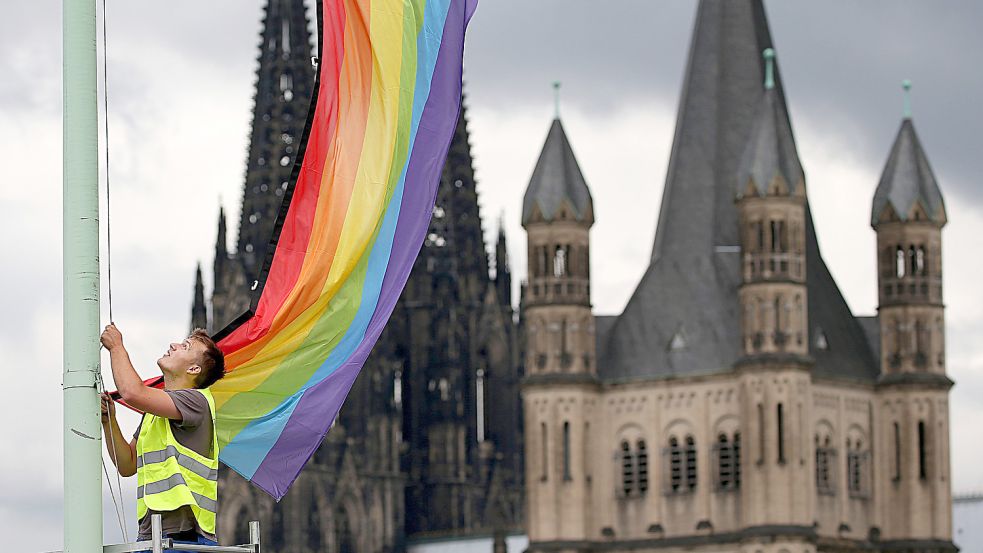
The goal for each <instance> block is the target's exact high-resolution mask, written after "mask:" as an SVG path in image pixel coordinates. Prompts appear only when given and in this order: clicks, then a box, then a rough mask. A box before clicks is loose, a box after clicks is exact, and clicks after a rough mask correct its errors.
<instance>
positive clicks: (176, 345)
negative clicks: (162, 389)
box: [157, 338, 205, 376]
mask: <svg viewBox="0 0 983 553" xmlns="http://www.w3.org/2000/svg"><path fill="white" fill-rule="evenodd" d="M204 353H205V345H204V344H202V343H201V342H199V341H197V340H193V339H191V338H185V339H184V341H182V342H173V343H171V345H170V346H169V347H168V348H167V351H166V352H165V353H164V355H163V356H161V358H160V359H158V360H157V366H158V367H160V370H161V372H163V373H165V374H167V375H170V376H181V375H184V374H190V375H192V376H197V375H198V374H199V373H201V367H200V366H199V364H198V363H199V362H200V359H201V358H202V355H203V354H204Z"/></svg>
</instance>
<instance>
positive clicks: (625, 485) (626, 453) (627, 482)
mask: <svg viewBox="0 0 983 553" xmlns="http://www.w3.org/2000/svg"><path fill="white" fill-rule="evenodd" d="M633 465H634V464H633V463H632V458H631V445H630V444H629V443H628V440H624V441H622V442H621V491H622V493H623V494H624V495H631V492H632V490H633V489H634V488H635V467H634V466H633Z"/></svg>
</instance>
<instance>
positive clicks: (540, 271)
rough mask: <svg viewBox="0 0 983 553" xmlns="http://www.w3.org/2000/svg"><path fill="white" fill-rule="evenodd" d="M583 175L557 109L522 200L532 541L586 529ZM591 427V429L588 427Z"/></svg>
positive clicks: (588, 342) (593, 388)
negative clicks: (525, 241) (525, 240)
mask: <svg viewBox="0 0 983 553" xmlns="http://www.w3.org/2000/svg"><path fill="white" fill-rule="evenodd" d="M593 224H594V208H593V201H592V199H591V195H590V190H589V189H588V187H587V182H586V181H585V180H584V176H583V174H582V173H581V171H580V167H579V165H578V164H577V160H576V158H575V157H574V154H573V149H572V148H571V147H570V142H569V140H568V139H567V135H566V132H565V131H564V129H563V124H562V123H561V122H560V119H559V117H557V118H556V119H554V120H553V124H552V125H551V127H550V130H549V134H548V135H547V137H546V143H545V144H544V145H543V150H542V153H541V154H540V156H539V161H538V162H537V163H536V168H535V170H534V171H533V174H532V178H531V179H530V181H529V187H528V188H527V189H526V194H525V197H524V199H523V204H522V226H523V227H524V228H525V229H526V233H527V237H528V260H529V261H528V263H529V265H528V267H529V273H528V274H529V282H528V284H527V287H526V295H525V305H524V313H523V315H524V317H525V318H526V321H525V328H526V345H527V347H526V361H525V367H526V378H525V379H524V381H523V384H522V395H523V409H524V413H525V451H526V495H527V511H526V512H527V513H528V517H527V520H528V524H527V528H528V532H529V537H530V540H531V541H551V540H559V541H566V540H584V539H586V538H587V537H588V536H589V535H590V513H589V510H587V509H583V506H584V505H586V504H589V502H590V488H591V483H590V482H591V481H590V474H589V473H588V470H589V469H588V467H587V463H586V462H585V460H586V457H587V456H586V455H585V451H586V448H587V444H588V443H590V433H591V430H590V420H591V411H590V406H591V405H593V404H594V402H595V399H596V397H597V393H598V387H597V378H596V374H597V369H596V358H595V357H596V355H595V339H594V322H593V316H592V314H591V304H590V254H589V251H590V249H589V246H590V228H591V226H592V225H593ZM596 431H597V429H595V432H596Z"/></svg>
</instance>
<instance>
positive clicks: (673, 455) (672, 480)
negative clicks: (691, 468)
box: [667, 436, 683, 492]
mask: <svg viewBox="0 0 983 553" xmlns="http://www.w3.org/2000/svg"><path fill="white" fill-rule="evenodd" d="M667 449H668V453H669V488H670V489H671V490H672V491H673V492H679V491H680V490H682V488H683V449H682V448H681V447H679V440H677V439H676V437H675V436H670V437H669V447H668V448H667Z"/></svg>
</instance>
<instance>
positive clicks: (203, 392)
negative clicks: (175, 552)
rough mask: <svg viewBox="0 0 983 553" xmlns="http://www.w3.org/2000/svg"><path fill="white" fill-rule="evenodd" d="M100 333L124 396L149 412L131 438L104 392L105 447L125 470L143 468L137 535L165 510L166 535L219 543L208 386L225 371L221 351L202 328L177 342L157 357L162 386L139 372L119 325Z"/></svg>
mask: <svg viewBox="0 0 983 553" xmlns="http://www.w3.org/2000/svg"><path fill="white" fill-rule="evenodd" d="M100 340H101V342H102V345H103V346H104V347H105V348H106V349H107V350H109V356H110V361H111V364H112V369H113V379H114V380H115V382H116V387H117V389H118V390H119V394H120V396H121V399H122V400H123V401H124V402H126V404H128V405H129V406H131V407H133V408H135V409H138V410H140V411H143V413H144V415H143V419H142V420H141V421H140V425H139V426H138V427H137V430H136V432H135V433H134V434H133V439H132V440H130V441H127V439H126V438H124V436H123V433H122V431H120V428H119V424H118V422H117V421H116V409H115V405H114V403H113V401H111V399H110V398H109V396H108V395H107V396H104V398H103V407H102V426H103V431H104V432H105V435H106V449H108V450H109V455H110V458H111V459H112V460H113V463H114V464H115V465H116V468H117V470H119V473H120V474H121V475H122V476H132V475H134V474H136V475H137V519H138V520H139V526H140V527H139V535H138V538H137V539H138V540H147V539H150V537H151V515H153V514H160V515H161V523H162V528H163V533H164V537H170V538H171V539H172V540H174V541H177V542H186V543H195V544H204V545H216V540H215V516H216V512H217V510H218V439H217V437H216V433H215V400H214V399H213V398H212V393H211V391H209V389H208V387H209V386H211V385H212V384H214V383H215V382H217V381H218V380H219V379H220V378H222V376H223V375H224V373H225V360H224V357H223V355H222V352H221V351H220V350H219V349H218V347H217V346H216V345H215V342H214V341H212V339H211V337H209V336H208V334H207V333H206V332H205V331H204V330H200V329H198V330H195V331H194V332H192V333H191V335H190V336H188V337H187V338H186V339H184V340H183V341H181V342H176V343H172V344H171V345H170V346H169V347H168V349H167V351H166V352H165V353H164V355H163V356H161V358H160V359H158V360H157V366H158V367H159V368H160V371H161V373H162V374H163V382H164V389H163V390H160V389H157V388H154V387H150V386H147V385H146V384H145V383H144V382H143V381H142V380H141V379H140V376H139V375H137V372H136V370H135V369H134V368H133V363H132V362H131V361H130V356H129V353H127V351H126V348H125V347H124V346H123V336H122V334H121V333H120V331H119V330H118V329H117V328H116V326H115V325H113V324H110V325H108V326H107V327H106V329H105V330H104V331H103V333H102V337H101V338H100Z"/></svg>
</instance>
